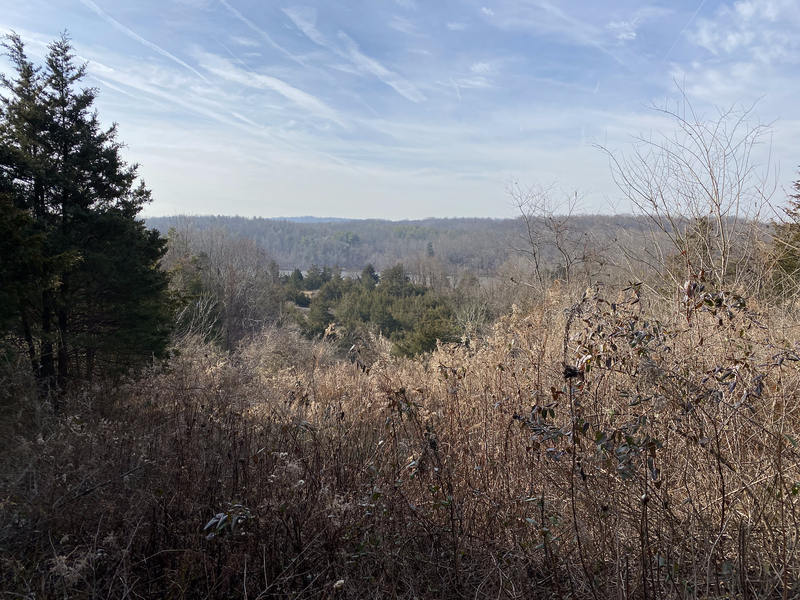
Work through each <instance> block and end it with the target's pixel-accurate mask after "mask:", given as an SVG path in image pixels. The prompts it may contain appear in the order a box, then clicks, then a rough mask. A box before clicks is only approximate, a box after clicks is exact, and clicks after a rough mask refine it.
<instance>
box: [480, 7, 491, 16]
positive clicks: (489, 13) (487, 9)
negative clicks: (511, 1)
mask: <svg viewBox="0 0 800 600" xmlns="http://www.w3.org/2000/svg"><path fill="white" fill-rule="evenodd" d="M481 12H482V13H483V14H485V15H487V16H490V17H493V16H494V11H493V10H492V9H491V8H486V7H485V6H484V7H483V8H481Z"/></svg>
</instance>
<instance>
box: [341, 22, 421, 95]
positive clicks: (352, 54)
mask: <svg viewBox="0 0 800 600" xmlns="http://www.w3.org/2000/svg"><path fill="white" fill-rule="evenodd" d="M338 37H339V39H340V40H341V41H342V43H343V45H344V49H345V54H346V55H347V56H348V57H349V58H350V60H351V61H353V64H355V65H356V66H358V67H361V68H362V69H364V70H365V71H368V72H370V73H372V74H373V75H375V77H377V78H378V79H380V80H381V81H382V82H383V83H385V84H386V85H388V86H391V87H392V88H394V91H396V92H397V93H398V94H400V95H401V96H403V97H405V98H408V99H409V100H411V101H412V102H423V101H425V100H427V98H426V97H425V94H423V93H422V92H420V91H419V90H418V89H417V88H416V86H415V85H414V84H413V83H411V82H409V81H406V80H405V79H403V78H402V77H400V76H399V75H398V74H397V73H395V72H394V71H390V70H389V69H387V68H386V67H384V66H383V65H382V64H381V63H379V62H378V61H377V60H375V59H374V58H371V57H369V56H367V55H366V54H364V53H363V52H361V50H360V49H359V48H358V44H356V42H355V41H354V40H353V39H352V38H351V37H350V36H348V35H347V34H346V33H344V32H343V31H340V32H339V36H338Z"/></svg>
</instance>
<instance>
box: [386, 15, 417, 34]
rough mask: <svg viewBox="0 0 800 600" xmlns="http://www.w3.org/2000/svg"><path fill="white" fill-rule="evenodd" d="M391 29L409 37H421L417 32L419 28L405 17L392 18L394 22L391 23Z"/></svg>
mask: <svg viewBox="0 0 800 600" xmlns="http://www.w3.org/2000/svg"><path fill="white" fill-rule="evenodd" d="M389 27H391V28H392V29H394V30H396V31H399V32H401V33H405V34H407V35H415V36H418V35H420V34H419V32H418V31H417V27H416V26H415V25H414V24H413V23H412V22H411V21H409V20H408V19H404V18H403V17H398V16H397V15H395V16H394V17H392V20H391V21H389Z"/></svg>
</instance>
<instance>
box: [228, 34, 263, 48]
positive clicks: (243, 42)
mask: <svg viewBox="0 0 800 600" xmlns="http://www.w3.org/2000/svg"><path fill="white" fill-rule="evenodd" d="M230 40H231V42H233V43H234V44H236V45H238V46H250V47H252V48H257V47H258V46H260V45H261V44H259V43H258V42H257V41H255V40H254V39H251V38H246V37H241V36H231V38H230Z"/></svg>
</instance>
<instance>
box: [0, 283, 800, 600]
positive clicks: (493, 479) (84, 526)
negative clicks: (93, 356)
mask: <svg viewBox="0 0 800 600" xmlns="http://www.w3.org/2000/svg"><path fill="white" fill-rule="evenodd" d="M690 284H692V285H690V286H689V287H688V288H687V290H690V292H691V293H684V297H682V298H681V300H680V305H679V306H675V305H672V306H670V305H667V304H663V303H660V302H655V300H656V299H655V298H651V297H648V296H647V295H646V294H645V292H643V291H642V290H641V286H638V285H631V286H628V288H627V289H626V290H621V291H620V292H619V294H614V293H613V292H611V291H606V292H605V293H603V291H602V290H598V289H593V290H589V291H588V292H587V294H586V295H585V297H584V300H583V301H582V302H581V303H580V308H579V309H577V308H575V306H574V305H573V306H571V307H569V310H568V311H566V312H565V311H564V310H563V307H562V306H560V305H558V304H555V303H553V302H550V303H548V304H544V305H541V306H539V307H538V308H536V309H535V310H534V311H532V312H525V313H523V312H520V311H517V312H515V313H513V314H511V315H508V316H505V317H502V318H501V319H500V320H499V321H498V323H497V324H496V326H495V328H494V330H493V332H492V334H491V335H490V336H489V337H488V338H486V339H484V340H483V342H482V343H481V344H479V345H475V346H474V347H470V348H466V347H464V346H459V345H445V346H441V347H440V348H439V349H438V350H437V351H436V352H434V353H433V354H432V355H431V356H430V357H429V359H428V360H427V361H426V363H424V364H423V363H421V362H414V361H407V360H397V359H391V358H390V357H389V356H388V355H386V353H385V350H384V354H383V355H382V356H381V357H378V358H377V359H376V360H375V361H374V362H373V363H372V365H371V367H370V368H368V369H367V368H361V366H360V365H359V364H358V362H354V363H352V364H351V363H349V362H346V363H340V362H329V361H327V360H326V361H322V360H320V359H319V356H322V353H323V346H324V345H325V344H329V342H328V341H322V342H315V343H312V342H306V341H302V340H301V339H300V338H295V341H294V342H292V343H294V344H309V347H308V348H307V349H306V350H304V352H307V353H308V354H309V356H308V360H305V361H298V362H286V361H285V360H284V359H283V358H282V357H281V356H280V354H279V353H280V352H281V349H282V348H284V347H286V346H285V343H286V342H285V341H281V340H282V339H283V338H280V337H275V336H280V335H282V334H279V330H275V332H274V333H271V334H269V335H270V336H273V337H275V339H274V340H272V341H269V340H267V338H264V340H261V341H256V342H254V343H253V344H251V345H250V346H245V347H243V348H242V349H241V350H240V351H239V352H237V353H233V354H231V355H228V356H226V355H224V354H221V353H219V352H217V351H213V350H212V349H211V348H209V347H204V346H196V347H187V348H185V349H184V350H183V351H182V353H181V354H180V355H179V356H176V357H174V358H173V359H172V361H171V364H170V365H169V368H168V369H166V370H164V371H154V372H152V373H151V374H150V375H149V376H147V377H145V378H143V379H140V380H138V381H130V382H129V383H128V384H126V385H125V386H124V387H121V388H116V389H105V388H102V387H96V388H93V389H87V390H86V391H85V392H84V395H83V396H82V398H83V400H79V399H78V398H74V399H71V400H70V401H71V404H70V406H71V407H73V411H74V414H71V415H70V416H65V417H63V418H61V419H60V420H59V421H58V422H57V423H54V424H53V425H52V427H50V428H49V429H48V430H47V431H45V432H44V433H43V434H42V437H41V438H40V439H39V440H38V441H37V439H35V438H31V439H29V440H23V439H20V441H19V442H18V445H17V447H16V448H15V454H13V455H10V454H7V455H4V458H3V460H4V468H3V471H2V472H3V473H4V482H3V485H4V488H3V489H6V490H8V492H6V493H5V495H4V508H3V513H2V515H3V516H2V523H0V536H1V537H0V545H2V548H3V550H2V554H0V558H1V559H2V569H3V577H2V578H0V580H2V581H3V584H2V585H3V586H5V587H4V588H2V592H3V593H12V592H13V593H34V592H35V593H36V594H37V597H50V596H55V595H64V594H65V593H66V594H68V595H70V597H83V596H89V595H91V594H92V593H95V594H97V593H102V595H103V596H104V597H123V596H124V595H125V594H130V593H136V594H138V595H141V596H144V597H157V596H158V597H161V596H167V595H171V594H176V593H179V590H180V593H183V594H187V595H193V594H201V593H202V594H209V592H207V591H204V590H213V591H212V592H210V595H211V596H212V597H223V596H224V597H229V596H231V595H234V596H237V595H239V596H240V595H242V593H243V590H244V586H246V588H247V590H248V594H251V595H252V596H253V597H255V596H257V595H259V594H261V595H262V597H265V598H266V597H275V598H279V597H280V598H283V597H287V596H291V595H295V596H296V597H311V596H313V595H314V594H319V593H322V590H326V589H331V590H332V589H333V588H334V586H336V585H338V586H339V587H337V588H336V590H337V591H338V593H341V594H344V595H347V596H352V597H359V596H360V597H364V596H365V595H369V594H375V593H386V594H388V593H391V591H393V590H395V589H399V588H398V587H397V586H398V585H399V583H398V582H402V585H403V586H404V587H403V589H405V590H407V593H408V596H409V597H412V596H414V595H416V596H417V597H431V596H434V595H439V596H442V597H451V596H454V595H456V594H459V593H460V594H466V595H470V596H472V595H474V594H475V593H476V592H477V593H478V594H479V595H480V594H483V593H486V594H489V595H491V596H496V595H497V594H501V595H502V594H506V595H509V596H511V597H530V596H534V597H563V596H565V595H567V594H570V595H572V596H574V597H585V598H589V597H593V595H595V596H596V597H598V598H609V597H618V596H620V595H623V596H624V595H627V596H628V597H644V596H645V595H646V596H647V597H664V598H671V597H675V598H679V597H680V598H685V597H694V596H702V597H724V596H726V595H728V596H744V595H748V596H749V597H768V596H771V595H776V596H780V595H781V594H782V593H783V591H784V590H788V591H789V592H791V590H792V589H793V586H794V585H796V584H797V582H798V580H800V579H799V578H798V567H800V563H798V561H797V558H796V556H795V553H794V552H795V549H794V539H795V537H794V536H795V535H796V527H797V525H796V523H797V520H796V518H795V515H796V511H797V501H798V496H800V494H798V491H797V490H800V483H799V482H800V469H799V468H798V458H800V455H799V454H798V448H797V447H796V446H797V440H798V428H799V426H800V423H799V422H798V419H797V417H796V413H795V411H794V406H795V405H796V402H797V399H796V390H797V389H800V385H798V384H800V381H798V370H797V368H796V365H797V364H799V363H798V352H800V348H798V347H797V345H796V344H794V343H793V342H791V341H790V340H785V339H783V338H782V337H781V335H780V331H781V324H780V323H779V322H777V321H775V316H774V315H773V314H772V313H769V312H761V313H756V312H753V311H754V307H753V306H750V305H749V304H744V303H743V302H742V300H741V299H740V298H739V297H737V296H735V295H731V294H726V293H723V292H720V291H716V290H713V289H712V287H711V286H710V284H709V283H708V282H702V281H690ZM703 285H705V286H706V287H705V288H703V287H702V286H703ZM570 315H571V321H570V327H569V334H568V337H567V339H566V344H567V357H566V358H567V360H566V364H567V366H568V367H570V368H571V372H570V375H575V376H570V377H568V378H566V379H565V376H564V362H565V361H564V341H565V340H564V337H563V332H566V331H567V323H568V321H569V320H570ZM767 323H768V324H769V325H767ZM559 331H560V332H562V334H559V333H558V332H559ZM271 339H272V338H270V340H271ZM267 342H269V344H271V345H270V346H269V348H272V349H273V350H266V349H261V346H262V345H263V344H267ZM313 344H317V345H318V349H317V350H315V349H314V347H313ZM264 348H266V346H265V347H264ZM273 353H278V354H273ZM315 356H318V357H317V358H315ZM292 365H294V366H292ZM99 398H103V399H104V402H105V403H106V405H108V400H109V399H111V400H113V407H114V408H113V409H109V410H107V411H106V412H103V413H100V412H98V411H97V410H96V409H94V408H93V405H92V403H93V402H94V401H95V399H99ZM154 424H155V426H154ZM54 506H57V508H54ZM215 515H216V516H215ZM220 515H221V516H220ZM212 516H213V517H214V519H212V523H211V525H210V527H209V528H208V529H207V530H206V531H203V527H204V526H206V525H207V524H208V523H209V519H210V518H211V517H212ZM234 516H235V517H236V520H237V523H236V525H235V526H233V517H234ZM223 517H225V518H224V519H223ZM228 522H230V523H231V526H230V527H228V526H227V523H228ZM209 532H212V533H214V534H215V535H214V537H213V538H211V539H206V538H207V537H208V534H209ZM218 534H224V535H218ZM165 550H169V551H168V552H165ZM245 565H246V568H245ZM123 582H124V583H123ZM339 582H344V583H339ZM126 586H127V587H126ZM376 590H378V592H376ZM432 590H438V591H436V592H434V591H432Z"/></svg>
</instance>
